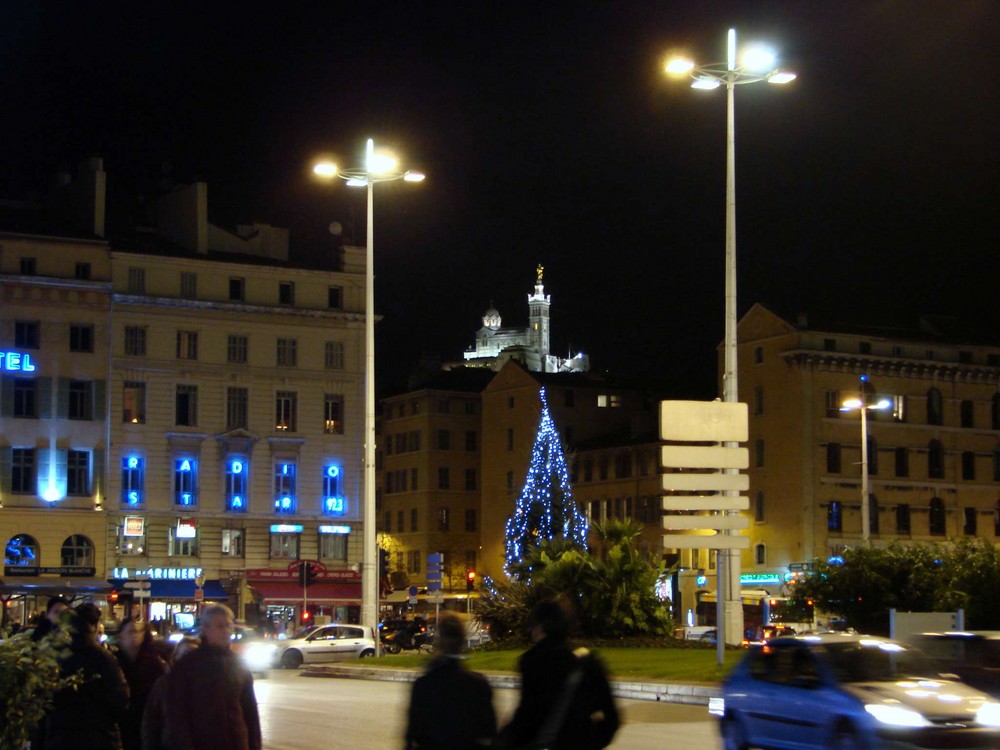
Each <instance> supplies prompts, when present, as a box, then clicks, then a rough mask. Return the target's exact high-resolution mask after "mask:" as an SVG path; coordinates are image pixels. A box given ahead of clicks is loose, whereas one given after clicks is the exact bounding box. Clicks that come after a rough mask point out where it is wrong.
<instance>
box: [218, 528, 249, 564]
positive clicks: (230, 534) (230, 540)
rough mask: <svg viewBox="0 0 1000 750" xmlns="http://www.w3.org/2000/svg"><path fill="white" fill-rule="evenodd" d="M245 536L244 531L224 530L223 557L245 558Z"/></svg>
mask: <svg viewBox="0 0 1000 750" xmlns="http://www.w3.org/2000/svg"><path fill="white" fill-rule="evenodd" d="M244 539H245V536H244V532H243V529H223V530H222V556H223V557H243V542H244Z"/></svg>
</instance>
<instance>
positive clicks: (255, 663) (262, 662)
mask: <svg viewBox="0 0 1000 750" xmlns="http://www.w3.org/2000/svg"><path fill="white" fill-rule="evenodd" d="M277 650H278V649H277V647H276V646H272V645H271V644H270V643H255V644H253V645H252V646H248V647H247V648H246V650H245V651H244V652H243V661H244V662H246V664H247V666H249V667H251V668H252V669H261V668H264V667H269V666H271V663H272V662H273V661H274V655H275V652H276V651H277Z"/></svg>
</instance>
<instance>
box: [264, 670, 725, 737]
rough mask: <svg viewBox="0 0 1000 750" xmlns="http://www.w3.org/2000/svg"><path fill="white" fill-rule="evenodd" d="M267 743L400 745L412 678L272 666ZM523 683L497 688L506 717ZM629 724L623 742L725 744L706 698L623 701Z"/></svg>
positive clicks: (499, 706) (501, 714) (622, 733)
mask: <svg viewBox="0 0 1000 750" xmlns="http://www.w3.org/2000/svg"><path fill="white" fill-rule="evenodd" d="M255 685H256V689H257V701H258V703H259V706H260V714H261V723H262V725H263V730H264V747H265V750H316V748H323V747H338V748H346V749H347V750H381V749H382V748H388V749H391V750H398V749H399V748H401V747H402V736H403V725H404V721H405V712H406V705H407V702H408V700H409V695H410V686H409V684H405V683H395V682H374V681H367V680H345V679H330V678H321V677H319V678H317V677H303V676H300V675H299V673H298V672H297V671H291V670H272V671H271V676H270V677H269V678H268V679H265V680H257V681H256V683H255ZM517 697H518V693H517V691H516V690H496V691H494V702H495V703H496V707H497V714H498V716H499V717H500V720H501V721H503V720H504V719H505V718H507V717H508V716H509V715H510V714H511V712H512V711H513V710H514V706H515V704H516V702H517ZM619 705H620V707H621V709H622V711H623V713H624V715H625V725H624V726H623V727H622V729H621V730H620V731H619V733H618V736H617V737H616V739H615V742H614V744H613V745H612V747H613V748H616V749H617V750H654V749H655V750H671V748H678V749H683V750H718V748H719V746H720V745H719V741H718V738H717V734H716V728H715V725H714V724H713V723H712V722H711V721H710V720H709V717H708V713H707V711H706V709H705V708H704V706H681V705H675V704H666V703H653V702H648V701H621V702H620V704H619Z"/></svg>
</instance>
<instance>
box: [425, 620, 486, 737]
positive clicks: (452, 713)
mask: <svg viewBox="0 0 1000 750" xmlns="http://www.w3.org/2000/svg"><path fill="white" fill-rule="evenodd" d="M463 643H465V626H464V625H463V624H462V621H461V620H460V619H459V617H458V616H457V615H455V614H454V613H450V612H449V613H445V614H443V615H442V616H441V619H440V620H439V621H438V626H437V643H436V649H437V652H438V655H437V658H435V659H434V661H432V662H431V664H430V666H428V667H427V671H426V672H424V674H423V675H421V676H420V677H418V678H417V680H416V682H414V683H413V692H412V693H411V695H410V710H409V713H408V719H407V726H406V750H476V748H487V747H490V744H491V743H492V741H493V736H494V735H495V734H496V731H497V719H496V714H495V713H494V711H493V691H492V690H491V689H490V684H489V683H488V682H487V681H486V678H485V677H483V676H482V675H481V674H477V673H476V672H469V671H468V670H466V669H465V668H464V667H463V666H462V664H461V661H460V660H461V656H459V653H460V652H461V650H462V644H463Z"/></svg>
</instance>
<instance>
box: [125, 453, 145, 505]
mask: <svg viewBox="0 0 1000 750" xmlns="http://www.w3.org/2000/svg"><path fill="white" fill-rule="evenodd" d="M144 479H145V460H144V459H142V458H140V457H138V456H125V457H124V458H122V505H130V506H136V505H142V504H144V503H145V502H146V498H145V495H144V493H143V490H144Z"/></svg>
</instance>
